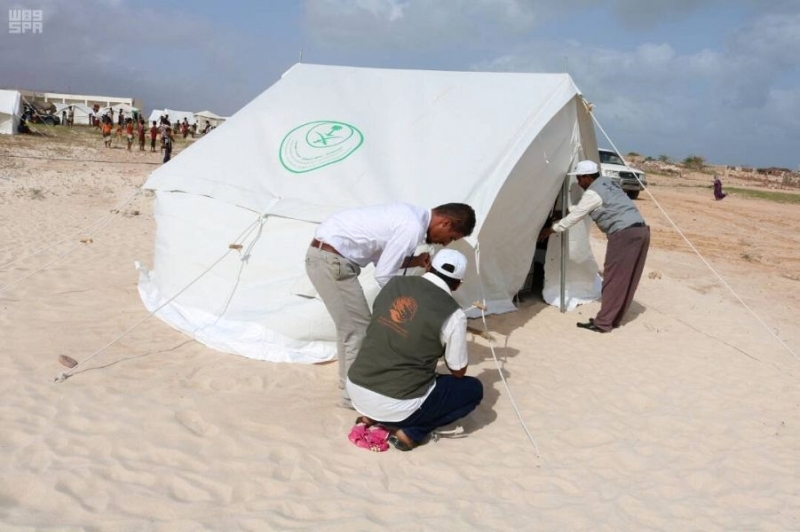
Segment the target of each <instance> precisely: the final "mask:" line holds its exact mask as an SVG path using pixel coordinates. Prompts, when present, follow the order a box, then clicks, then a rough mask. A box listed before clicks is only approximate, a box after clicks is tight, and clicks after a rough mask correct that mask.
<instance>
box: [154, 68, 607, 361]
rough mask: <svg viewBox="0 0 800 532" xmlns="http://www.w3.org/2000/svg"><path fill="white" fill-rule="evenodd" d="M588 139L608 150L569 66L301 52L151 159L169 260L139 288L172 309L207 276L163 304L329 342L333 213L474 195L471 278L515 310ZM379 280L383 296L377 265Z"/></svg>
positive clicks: (183, 315)
mask: <svg viewBox="0 0 800 532" xmlns="http://www.w3.org/2000/svg"><path fill="white" fill-rule="evenodd" d="M586 154H589V155H590V156H591V158H593V159H595V160H596V159H597V146H596V142H595V138H594V129H593V125H592V122H591V117H590V116H589V114H588V112H587V110H586V106H585V103H584V101H583V98H582V97H581V95H580V93H579V91H578V89H577V87H576V86H575V85H574V83H573V82H572V79H571V78H570V77H569V76H568V75H566V74H519V73H480V72H436V71H413V70H388V69H369V68H350V67H334V66H319V65H307V64H298V65H295V66H294V67H292V68H291V69H290V70H289V71H287V72H286V73H285V74H284V75H283V77H282V78H281V79H280V80H279V81H278V82H277V83H275V85H273V86H272V87H270V88H269V89H268V90H267V91H265V92H264V93H263V94H261V95H260V96H258V97H257V98H256V99H255V100H253V101H252V102H250V103H249V104H248V105H247V106H245V107H244V108H243V109H242V110H240V111H239V112H238V113H236V114H235V115H234V116H232V117H231V118H229V119H228V121H227V122H226V125H225V127H224V128H221V129H219V130H216V131H215V132H214V133H213V134H211V135H208V136H207V137H204V138H203V139H201V140H200V141H198V142H197V143H195V144H194V145H192V146H190V147H189V148H187V149H186V150H185V151H184V152H183V153H181V154H180V155H178V156H177V157H176V158H175V159H174V160H173V161H170V163H169V164H166V165H164V166H162V167H160V168H159V169H158V170H156V171H155V172H153V174H151V176H150V178H149V179H148V180H147V182H146V183H145V185H144V188H146V189H151V190H154V191H155V205H154V212H155V217H156V221H157V224H158V229H157V234H156V245H155V255H154V262H155V263H154V271H148V270H147V269H145V268H144V267H142V266H141V265H140V266H139V267H140V284H139V291H140V294H141V296H142V299H143V301H144V303H145V305H146V307H147V308H148V309H150V310H154V309H156V308H158V307H159V306H161V305H162V304H164V303H166V302H167V301H168V300H169V299H171V298H172V297H174V296H175V295H176V294H178V293H179V292H180V291H181V290H183V289H184V288H185V287H186V286H187V285H189V284H190V283H192V281H194V280H195V279H198V278H199V280H198V281H197V282H195V283H194V284H193V285H192V286H191V287H190V288H188V289H187V290H186V291H184V292H183V293H181V294H180V296H179V297H177V298H176V299H175V300H174V301H172V302H171V303H169V304H168V305H166V306H165V307H164V308H162V309H161V310H159V312H158V316H159V317H160V318H161V319H163V320H164V321H166V322H167V323H170V324H171V325H173V326H174V327H176V328H178V329H180V330H183V331H185V332H186V333H187V334H190V335H191V336H193V337H195V338H197V339H198V340H199V341H202V342H204V343H206V344H207V345H209V346H211V347H213V348H215V349H219V350H222V351H227V352H233V353H239V354H242V355H245V356H249V357H253V358H259V359H266V360H274V361H297V362H319V361H323V360H328V359H330V358H332V357H333V356H334V354H335V333H334V328H333V324H332V322H331V320H330V318H329V316H328V314H327V312H326V311H325V308H324V306H323V304H322V302H321V301H320V300H319V299H317V298H313V297H301V295H298V294H303V295H306V296H313V295H314V294H313V290H312V289H311V288H310V283H309V282H308V280H307V278H306V274H305V270H304V257H305V253H306V250H307V248H308V245H309V242H310V241H311V238H312V236H313V234H314V230H315V229H316V226H317V224H318V223H319V222H321V221H322V220H324V219H325V218H327V217H328V216H329V215H330V214H332V213H334V212H336V211H338V210H341V209H345V208H350V207H357V206H364V205H374V204H380V203H387V202H393V201H405V202H409V203H413V204H417V205H421V206H427V207H434V206H436V205H439V204H441V203H447V202H466V203H469V204H470V205H472V206H473V207H474V208H475V211H476V213H477V218H478V225H477V227H476V229H475V232H474V234H473V235H472V237H471V238H470V239H469V241H460V242H457V243H454V244H453V245H452V246H453V247H457V248H459V249H461V250H462V251H464V252H465V253H466V254H467V256H468V257H470V263H471V264H470V271H469V274H468V277H467V279H466V282H465V284H464V285H463V286H462V287H461V288H460V289H459V290H458V292H456V295H457V296H458V298H459V301H460V302H461V303H462V305H463V306H465V307H466V306H469V305H470V304H471V303H472V302H473V301H475V300H486V301H487V303H488V308H489V311H490V312H508V311H511V310H514V309H515V307H514V304H513V302H512V300H513V297H514V295H515V294H516V292H517V291H518V290H519V288H520V287H521V286H522V285H523V283H524V281H525V277H526V275H527V273H528V271H529V269H530V266H531V259H532V257H533V254H534V250H535V243H536V237H537V235H538V232H539V230H540V229H541V227H542V226H543V225H544V223H545V221H546V219H547V217H548V215H549V213H550V211H551V208H552V206H553V204H554V201H555V200H556V197H557V196H558V195H559V192H560V190H561V188H562V183H563V182H564V178H565V175H566V173H567V172H568V171H569V170H570V168H571V166H573V165H574V163H575V162H576V161H577V160H578V159H580V158H583V157H585V156H586ZM232 157H235V158H236V160H235V164H234V163H233V162H232V161H233V159H232ZM588 223H589V222H587V224H588ZM587 226H588V225H584V226H582V227H583V228H584V230H585V228H586V227H587ZM570 233H574V234H575V235H577V234H578V233H580V230H576V231H571V232H570ZM571 237H572V235H571ZM551 240H552V241H553V242H554V241H555V240H557V239H551ZM230 244H239V245H241V246H242V247H241V249H239V250H231V249H230V248H229V245H230ZM551 244H552V245H551V248H553V249H552V251H554V252H557V251H558V249H559V246H557V245H555V244H554V243H551ZM583 245H584V246H585V247H586V248H588V237H586V238H585V239H584V241H583ZM475 247H477V249H478V250H479V252H478V258H479V260H476V259H475V254H474V252H473V249H474V248H475ZM225 253H228V255H226V256H225V257H224V258H223V259H221V260H220V258H221V257H222V256H223V254H225ZM551 254H555V253H551ZM588 255H589V256H591V252H590V251H588ZM584 258H585V257H584ZM217 261H219V262H217ZM591 263H592V264H591V267H589V268H586V267H585V264H584V265H582V266H581V265H580V264H579V265H578V266H580V267H579V268H577V270H576V271H578V272H580V271H584V272H585V271H589V270H591V271H590V273H588V274H586V276H587V278H586V279H585V280H584V282H585V283H586V284H587V285H592V284H593V281H594V278H595V277H596V272H597V265H596V264H594V261H593V259H591ZM212 265H213V267H212ZM571 266H575V264H571ZM478 267H479V270H478ZM478 271H480V282H479V280H478V275H479V274H478ZM574 275H578V274H574ZM568 279H569V281H570V284H572V283H573V282H574V281H575V278H574V277H573V274H570V276H569V277H568ZM361 282H362V284H364V286H365V290H366V292H367V295H368V297H374V295H375V294H376V293H377V286H376V285H375V283H374V280H373V278H372V268H371V267H370V268H366V269H365V270H364V272H363V275H362V277H361ZM576 284H577V283H576ZM595 296H596V294H595Z"/></svg>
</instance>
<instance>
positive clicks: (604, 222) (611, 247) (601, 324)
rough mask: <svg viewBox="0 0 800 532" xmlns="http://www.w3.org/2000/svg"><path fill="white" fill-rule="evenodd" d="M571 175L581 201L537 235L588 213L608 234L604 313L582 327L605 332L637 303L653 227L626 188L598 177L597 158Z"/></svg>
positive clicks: (581, 164) (547, 233)
mask: <svg viewBox="0 0 800 532" xmlns="http://www.w3.org/2000/svg"><path fill="white" fill-rule="evenodd" d="M571 175H575V176H576V177H577V179H578V185H579V186H580V187H581V188H582V189H583V190H584V193H583V196H581V199H580V201H579V202H578V204H577V205H576V206H575V207H573V208H572V209H571V210H570V213H569V215H567V216H566V217H565V218H562V219H561V220H559V221H557V222H555V223H554V224H553V225H552V226H551V227H547V228H545V229H542V231H541V233H540V234H539V240H544V239H545V238H548V237H549V236H550V235H552V234H553V233H563V232H564V231H566V230H567V229H569V228H570V227H572V226H573V225H575V224H576V223H578V222H579V221H580V220H582V219H583V218H584V217H585V216H586V215H589V216H590V217H591V218H592V220H594V222H595V223H596V224H597V227H598V228H599V229H600V230H601V231H602V232H603V233H605V234H606V236H607V237H608V246H607V247H606V259H605V264H604V265H603V287H602V292H601V294H602V295H601V303H600V312H598V313H597V316H595V317H594V318H590V319H589V321H588V322H586V323H580V322H579V323H578V324H577V325H578V327H581V328H583V329H588V330H590V331H595V332H600V333H607V332H610V331H611V330H612V329H614V328H616V327H619V326H620V323H621V322H622V318H623V317H624V316H625V313H626V312H627V311H628V308H629V307H630V305H631V302H633V294H634V293H635V292H636V287H637V286H639V280H640V279H641V277H642V271H643V270H644V262H645V259H647V250H648V249H649V247H650V228H649V227H648V226H647V224H646V223H645V221H644V218H642V215H641V214H639V210H638V209H637V208H636V206H635V205H634V204H633V201H631V199H630V198H629V197H628V196H627V195H626V194H625V192H624V191H623V190H622V189H621V188H620V187H619V185H616V184H615V183H614V182H613V181H611V180H610V179H609V178H607V177H600V171H599V169H598V166H597V163H596V162H594V161H580V162H579V163H578V166H577V168H576V170H575V172H573V173H572V174H571Z"/></svg>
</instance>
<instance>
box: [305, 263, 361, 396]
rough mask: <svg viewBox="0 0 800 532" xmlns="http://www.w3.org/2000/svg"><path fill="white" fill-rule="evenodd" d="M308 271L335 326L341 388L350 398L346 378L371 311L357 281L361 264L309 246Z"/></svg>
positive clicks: (343, 394)
mask: <svg viewBox="0 0 800 532" xmlns="http://www.w3.org/2000/svg"><path fill="white" fill-rule="evenodd" d="M306 273H307V274H308V278H309V279H310V280H311V284H313V285H314V288H315V289H316V290H317V293H318V294H319V297H320V299H322V302H323V303H325V308H326V309H327V310H328V313H329V314H330V315H331V318H333V323H334V325H335V326H336V354H337V357H338V359H339V388H340V389H341V390H342V398H343V399H344V400H345V401H348V402H349V400H350V397H349V396H348V394H347V388H345V385H344V384H345V379H346V378H347V372H348V370H349V369H350V366H351V365H353V361H355V359H356V355H358V350H359V349H361V342H362V341H363V340H364V335H365V334H366V332H367V325H369V320H370V317H371V316H372V312H371V311H370V309H369V305H368V304H367V298H366V297H365V296H364V289H363V288H362V287H361V283H360V282H359V281H358V276H359V274H360V273H361V268H360V267H359V266H358V264H356V263H354V262H352V261H349V260H347V259H346V258H344V257H341V256H339V255H336V254H335V253H330V252H328V251H323V250H321V249H318V248H315V247H309V248H308V251H307V252H306Z"/></svg>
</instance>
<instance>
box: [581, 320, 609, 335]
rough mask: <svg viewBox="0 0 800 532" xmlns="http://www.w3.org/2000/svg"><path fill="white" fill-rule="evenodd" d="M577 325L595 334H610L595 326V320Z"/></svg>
mask: <svg viewBox="0 0 800 532" xmlns="http://www.w3.org/2000/svg"><path fill="white" fill-rule="evenodd" d="M576 325H577V326H578V327H580V328H581V329H588V330H590V331H594V332H599V333H604V332H608V331H604V330H603V329H601V328H600V327H598V326H597V325H595V324H594V320H589V321H587V322H585V323H582V322H578V323H577V324H576Z"/></svg>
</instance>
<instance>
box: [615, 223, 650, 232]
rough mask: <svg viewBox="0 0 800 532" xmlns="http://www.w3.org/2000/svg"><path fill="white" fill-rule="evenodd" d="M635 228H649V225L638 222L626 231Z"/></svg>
mask: <svg viewBox="0 0 800 532" xmlns="http://www.w3.org/2000/svg"><path fill="white" fill-rule="evenodd" d="M634 227H647V224H646V223H644V222H636V223H635V224H631V225H629V226H628V227H626V228H625V229H633V228H634ZM625 229H621V231H624V230H625Z"/></svg>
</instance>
